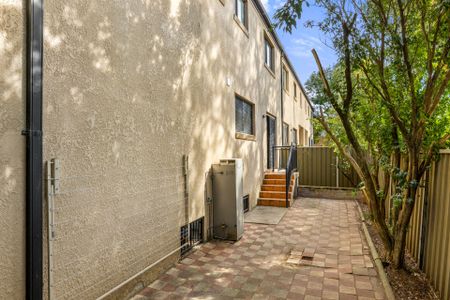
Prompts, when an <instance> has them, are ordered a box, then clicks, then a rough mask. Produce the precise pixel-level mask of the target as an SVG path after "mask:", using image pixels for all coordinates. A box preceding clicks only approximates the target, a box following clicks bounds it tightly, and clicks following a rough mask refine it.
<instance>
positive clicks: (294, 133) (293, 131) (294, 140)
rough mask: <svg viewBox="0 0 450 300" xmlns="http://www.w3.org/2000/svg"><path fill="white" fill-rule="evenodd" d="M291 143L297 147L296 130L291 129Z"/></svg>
mask: <svg viewBox="0 0 450 300" xmlns="http://www.w3.org/2000/svg"><path fill="white" fill-rule="evenodd" d="M292 142H293V143H294V144H295V145H297V129H295V128H292Z"/></svg>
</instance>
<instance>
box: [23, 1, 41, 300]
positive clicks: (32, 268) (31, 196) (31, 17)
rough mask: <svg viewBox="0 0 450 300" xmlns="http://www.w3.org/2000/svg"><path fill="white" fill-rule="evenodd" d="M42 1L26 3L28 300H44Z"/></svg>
mask: <svg viewBox="0 0 450 300" xmlns="http://www.w3.org/2000/svg"><path fill="white" fill-rule="evenodd" d="M42 4H43V3H42V0H29V1H27V4H26V5H27V30H26V35H27V38H26V72H27V74H26V110H27V111H26V129H25V130H23V132H22V134H23V135H25V136H26V161H27V167H26V298H27V299H28V300H31V299H33V300H35V299H38V300H40V299H42V286H43V281H42V277H43V276H42V273H43V271H42V269H43V268H42V192H43V190H42V171H43V162H42V73H43V71H42V57H43V43H42V42H43V6H42Z"/></svg>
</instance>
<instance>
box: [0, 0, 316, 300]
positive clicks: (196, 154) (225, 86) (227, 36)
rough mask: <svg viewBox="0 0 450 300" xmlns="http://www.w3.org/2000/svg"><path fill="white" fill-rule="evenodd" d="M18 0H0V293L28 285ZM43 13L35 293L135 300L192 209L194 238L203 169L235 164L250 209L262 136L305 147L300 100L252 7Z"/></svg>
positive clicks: (49, 9)
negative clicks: (39, 279)
mask: <svg viewBox="0 0 450 300" xmlns="http://www.w3.org/2000/svg"><path fill="white" fill-rule="evenodd" d="M28 2H30V1H21V0H0V15H1V17H0V116H1V118H0V140H1V143H0V222H1V224H0V225H1V226H0V257H2V261H1V271H0V281H1V282H2V288H1V289H0V299H24V298H25V293H26V273H27V271H26V244H27V243H26V229H25V228H26V227H25V223H26V220H25V219H26V215H25V211H26V204H25V203H26V202H25V198H26V170H27V162H26V159H25V156H26V155H25V152H26V142H25V137H24V136H23V135H22V134H21V133H22V130H23V129H24V128H25V127H26V120H27V106H26V99H27V95H26V89H27V87H26V78H27V64H26V48H27V39H26V36H27V27H26V15H27V13H28V10H27V3H28ZM42 12H43V68H42V74H43V84H42V105H43V109H42V121H43V131H42V140H43V142H42V144H43V162H44V163H43V168H42V176H43V181H42V186H43V189H42V191H43V195H42V211H43V214H42V221H43V226H42V227H43V293H44V298H50V299H96V298H98V297H102V296H104V298H112V299H114V298H118V299H122V298H126V297H127V296H130V295H132V294H133V292H136V291H137V289H139V288H140V287H143V286H145V285H147V284H148V283H149V282H151V281H152V280H154V279H155V276H157V274H159V272H160V271H161V270H164V269H165V268H167V267H168V266H170V264H172V263H173V262H175V261H176V260H177V259H178V258H179V255H180V252H179V247H180V228H181V227H182V226H184V225H186V224H187V223H188V222H193V221H195V220H199V219H202V218H204V219H205V221H204V224H205V225H204V231H205V235H206V232H207V230H208V228H207V227H208V225H207V224H208V220H207V219H208V214H209V205H210V200H211V186H210V168H211V164H213V163H217V162H218V161H219V160H220V159H222V158H232V157H238V158H242V160H243V165H244V195H248V196H249V200H250V206H251V207H254V206H255V205H256V203H257V197H258V192H259V187H260V185H261V182H262V179H263V176H264V172H265V171H266V170H267V169H269V168H270V165H269V164H270V160H269V159H268V155H269V151H270V150H269V148H270V147H269V145H271V144H270V143H272V144H275V145H281V144H283V143H284V144H288V143H291V142H296V143H297V144H300V145H308V144H309V143H310V142H309V141H310V140H311V136H312V126H311V121H310V117H311V106H310V103H309V101H308V99H307V98H306V96H305V93H304V90H303V88H302V86H301V83H300V82H299V80H298V77H297V75H296V74H295V72H294V70H293V69H292V68H291V63H290V62H289V60H288V58H287V57H286V54H284V53H283V50H282V48H281V45H280V44H279V42H278V39H277V38H276V36H275V35H274V34H273V33H272V32H271V30H270V26H269V23H268V20H267V16H266V15H265V13H264V11H263V8H262V6H261V4H260V3H259V2H258V1H257V0H247V1H240V0H238V1H236V0H202V1H187V0H140V1H100V0H98V1H53V0H48V1H45V3H44V6H43V7H42ZM282 74H283V75H282ZM268 119H270V120H271V122H272V123H271V124H274V132H273V133H272V135H269V133H268V123H269V122H268ZM268 136H272V137H274V138H273V139H274V140H273V141H268ZM269 142H270V143H269ZM52 160H53V162H55V164H57V166H58V171H57V173H58V174H57V175H55V174H56V173H53V172H55V171H54V169H52V166H51V165H50V163H49V162H52ZM53 168H54V166H53ZM47 170H49V171H48V172H49V173H48V172H47ZM52 170H53V171H52ZM52 176H57V178H56V180H54V177H52ZM52 178H53V179H52ZM55 182H57V184H58V188H57V189H55V187H54V186H53V185H52V184H55ZM49 208H51V209H49ZM49 217H50V218H49ZM49 225H50V226H49ZM48 232H51V237H50V238H49V236H48ZM48 253H50V254H51V258H50V259H49V256H48ZM143 270H145V272H141V271H143ZM135 275H139V276H135ZM130 278H132V280H129V279H130ZM127 280H128V281H127Z"/></svg>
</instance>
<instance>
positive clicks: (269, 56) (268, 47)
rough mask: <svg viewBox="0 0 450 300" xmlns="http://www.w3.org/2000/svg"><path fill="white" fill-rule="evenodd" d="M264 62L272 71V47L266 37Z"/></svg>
mask: <svg viewBox="0 0 450 300" xmlns="http://www.w3.org/2000/svg"><path fill="white" fill-rule="evenodd" d="M264 54H265V55H264V62H265V63H266V65H267V66H268V67H269V68H270V69H271V70H272V71H273V69H274V68H273V47H272V45H271V44H270V42H269V41H268V40H267V39H264Z"/></svg>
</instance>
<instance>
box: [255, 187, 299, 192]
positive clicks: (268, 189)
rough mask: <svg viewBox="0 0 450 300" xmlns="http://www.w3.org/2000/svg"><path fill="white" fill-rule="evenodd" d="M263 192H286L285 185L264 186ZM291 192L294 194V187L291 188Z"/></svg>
mask: <svg viewBox="0 0 450 300" xmlns="http://www.w3.org/2000/svg"><path fill="white" fill-rule="evenodd" d="M261 191H264V192H286V186H285V185H262V186H261ZM289 191H290V192H292V185H291V186H290V187H289Z"/></svg>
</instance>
